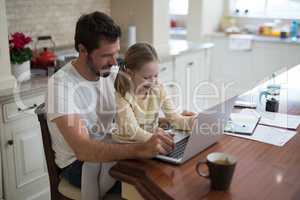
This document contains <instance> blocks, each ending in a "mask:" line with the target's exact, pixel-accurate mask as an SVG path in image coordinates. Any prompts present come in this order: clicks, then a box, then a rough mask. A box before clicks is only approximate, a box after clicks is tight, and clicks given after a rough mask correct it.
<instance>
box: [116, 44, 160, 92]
mask: <svg viewBox="0 0 300 200" xmlns="http://www.w3.org/2000/svg"><path fill="white" fill-rule="evenodd" d="M153 61H158V56H157V53H156V51H155V49H154V48H153V47H152V46H151V45H150V44H147V43H136V44H134V45H132V46H131V47H130V48H129V49H128V50H127V52H126V53H125V57H124V63H122V64H121V65H120V70H119V72H118V75H117V77H116V81H115V89H116V91H117V92H118V93H119V94H120V95H121V96H122V97H124V96H125V94H126V92H130V91H131V90H132V88H133V87H132V81H131V79H130V77H129V75H128V73H127V70H131V71H138V70H140V69H141V68H142V67H143V65H145V64H147V63H149V62H153Z"/></svg>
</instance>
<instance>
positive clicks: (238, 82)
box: [211, 37, 258, 96]
mask: <svg viewBox="0 0 300 200" xmlns="http://www.w3.org/2000/svg"><path fill="white" fill-rule="evenodd" d="M212 41H213V43H214V44H215V46H214V48H213V50H212V69H211V81H212V82H213V83H216V84H217V85H220V86H221V87H222V85H230V88H228V89H227V91H223V92H225V93H227V94H226V96H233V95H235V94H241V93H243V92H244V91H247V90H248V89H250V88H252V87H253V86H254V85H255V83H256V80H257V79H256V77H257V76H258V75H257V74H256V73H255V67H256V64H255V62H256V59H253V51H254V50H249V51H248V50H247V51H243V50H231V49H230V48H229V39H228V38H227V37H224V38H213V40H212Z"/></svg>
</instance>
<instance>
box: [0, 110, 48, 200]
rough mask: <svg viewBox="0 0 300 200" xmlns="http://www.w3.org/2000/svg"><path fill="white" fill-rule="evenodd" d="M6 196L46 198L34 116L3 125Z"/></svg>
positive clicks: (44, 164)
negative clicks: (4, 127) (6, 174)
mask: <svg viewBox="0 0 300 200" xmlns="http://www.w3.org/2000/svg"><path fill="white" fill-rule="evenodd" d="M5 134H6V138H7V144H8V145H7V146H6V157H7V161H8V163H7V164H8V166H7V167H8V168H7V169H6V170H7V173H8V176H7V177H6V178H7V179H8V180H7V182H8V183H7V186H8V190H9V192H8V193H7V199H49V197H50V196H49V181H48V175H47V167H46V162H45V158H44V151H43V144H42V138H41V133H40V126H39V123H38V120H37V118H36V117H35V116H31V117H30V116H28V117H27V118H23V119H20V120H17V121H14V122H12V123H9V124H7V128H6V131H5Z"/></svg>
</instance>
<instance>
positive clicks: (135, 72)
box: [112, 43, 194, 142]
mask: <svg viewBox="0 0 300 200" xmlns="http://www.w3.org/2000/svg"><path fill="white" fill-rule="evenodd" d="M158 73H159V65H158V56H157V53H156V51H155V49H154V48H153V47H152V46H151V45H149V44H147V43H137V44H135V45H133V46H131V47H130V48H129V49H128V51H127V52H126V54H125V58H124V64H123V65H122V66H120V70H119V73H118V75H117V78H116V81H115V89H116V93H117V94H116V100H117V115H116V122H117V125H118V130H117V131H115V132H114V133H113V135H112V136H113V138H114V139H115V140H119V141H127V142H145V141H147V140H148V139H149V138H150V137H151V136H152V134H153V133H154V131H155V129H156V128H158V118H159V111H160V109H161V110H162V111H163V112H164V114H165V117H166V118H167V120H168V121H169V122H170V123H171V124H172V125H173V126H175V128H177V129H181V130H191V128H192V123H193V119H194V117H193V116H182V115H180V114H178V113H176V112H175V108H174V106H173V103H172V101H171V99H170V98H169V97H168V96H167V94H166V91H165V88H164V86H163V85H162V84H161V83H159V82H158Z"/></svg>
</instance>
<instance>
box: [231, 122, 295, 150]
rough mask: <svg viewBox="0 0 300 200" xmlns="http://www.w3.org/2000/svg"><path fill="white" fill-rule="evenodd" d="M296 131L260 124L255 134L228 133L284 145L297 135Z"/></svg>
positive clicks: (280, 145)
mask: <svg viewBox="0 0 300 200" xmlns="http://www.w3.org/2000/svg"><path fill="white" fill-rule="evenodd" d="M296 133H297V132H296V131H292V130H287V129H281V128H274V127H270V126H263V125H258V126H257V127H256V129H255V131H254V133H253V135H251V136H248V135H241V134H235V133H227V132H225V134H226V135H231V136H236V137H241V138H245V139H249V140H255V141H259V142H263V143H267V144H272V145H275V146H279V147H282V146H284V145H285V144H286V143H287V142H288V141H289V140H290V139H291V138H292V137H294V136H295V135H296Z"/></svg>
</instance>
